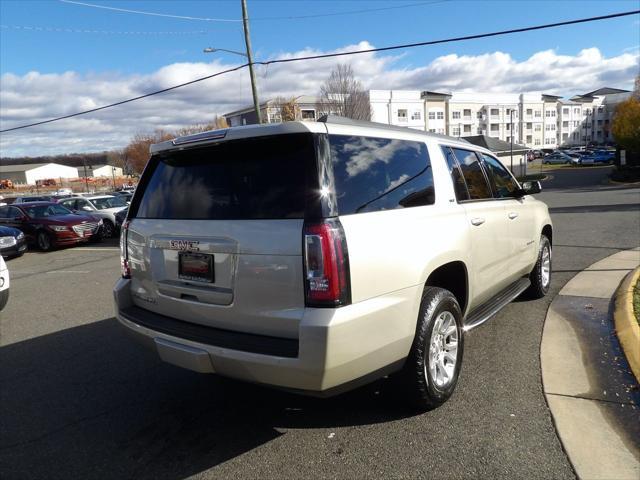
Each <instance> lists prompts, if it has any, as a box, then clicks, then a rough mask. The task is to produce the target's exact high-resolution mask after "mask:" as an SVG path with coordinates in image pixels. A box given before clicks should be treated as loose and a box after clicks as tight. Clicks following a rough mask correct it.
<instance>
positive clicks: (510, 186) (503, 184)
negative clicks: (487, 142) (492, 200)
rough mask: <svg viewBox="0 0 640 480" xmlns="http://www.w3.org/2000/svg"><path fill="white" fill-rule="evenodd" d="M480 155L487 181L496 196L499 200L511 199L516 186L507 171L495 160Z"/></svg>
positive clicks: (516, 188)
mask: <svg viewBox="0 0 640 480" xmlns="http://www.w3.org/2000/svg"><path fill="white" fill-rule="evenodd" d="M480 155H481V156H482V159H483V160H484V164H485V166H486V168H487V173H488V176H489V180H490V181H491V182H492V184H493V189H494V190H495V192H496V196H498V197H500V198H507V197H513V195H514V193H515V192H516V190H518V184H517V183H516V181H515V180H514V179H513V177H512V176H511V174H510V173H509V171H508V170H507V169H506V168H505V167H504V166H503V165H502V164H501V163H500V162H499V161H498V160H497V159H495V158H493V157H490V156H489V155H484V154H480Z"/></svg>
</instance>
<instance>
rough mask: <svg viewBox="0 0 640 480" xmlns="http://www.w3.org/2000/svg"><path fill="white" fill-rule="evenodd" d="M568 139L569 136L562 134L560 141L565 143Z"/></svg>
mask: <svg viewBox="0 0 640 480" xmlns="http://www.w3.org/2000/svg"><path fill="white" fill-rule="evenodd" d="M568 138H569V134H568V133H563V134H562V141H563V142H564V141H566V140H567V139H568Z"/></svg>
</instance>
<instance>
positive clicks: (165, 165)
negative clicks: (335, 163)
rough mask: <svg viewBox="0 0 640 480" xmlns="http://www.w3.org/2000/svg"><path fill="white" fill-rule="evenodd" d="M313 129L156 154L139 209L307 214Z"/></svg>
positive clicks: (163, 214)
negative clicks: (307, 131) (302, 132)
mask: <svg viewBox="0 0 640 480" xmlns="http://www.w3.org/2000/svg"><path fill="white" fill-rule="evenodd" d="M314 164H315V150H314V144H313V137H312V135H311V134H294V135H275V136H269V137H257V138H251V139H245V140H237V141H229V142H222V143H218V144H213V145H208V146H206V147H202V148H194V149H191V150H184V151H173V152H168V153H167V154H166V155H161V156H156V157H154V158H152V160H151V164H150V167H151V172H152V173H151V177H150V178H147V179H145V182H146V187H144V186H143V188H144V192H143V196H142V199H141V200H140V205H139V207H138V211H137V214H136V215H135V216H137V217H140V218H163V219H193V220H196V219H201V220H203V219H212V220H213V219H221V220H228V219H239V220H242V219H258V218H304V212H305V191H306V175H307V171H308V170H309V169H310V166H312V165H314Z"/></svg>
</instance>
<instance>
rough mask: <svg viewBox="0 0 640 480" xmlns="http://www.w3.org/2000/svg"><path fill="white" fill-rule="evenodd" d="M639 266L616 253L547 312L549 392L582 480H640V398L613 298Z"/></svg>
mask: <svg viewBox="0 0 640 480" xmlns="http://www.w3.org/2000/svg"><path fill="white" fill-rule="evenodd" d="M638 265H640V249H634V250H626V251H622V252H618V253H616V254H614V255H611V256H610V257H607V258H605V259H603V260H600V261H599V262H597V263H594V264H593V265H591V266H590V267H589V268H587V269H586V270H584V271H582V272H580V273H579V274H577V275H576V276H575V277H573V278H572V279H571V280H570V281H569V282H568V283H567V284H566V285H565V286H564V288H563V289H562V290H561V291H560V293H559V294H558V296H557V297H556V298H555V299H554V300H553V302H552V303H551V305H550V306H549V310H548V312H547V318H546V320H545V325H544V330H543V333H542V342H541V347H540V363H541V369H542V383H543V390H544V394H545V397H546V400H547V403H548V405H549V409H550V410H551V413H552V415H553V419H554V421H555V425H556V429H557V431H558V435H559V437H560V440H561V441H562V444H563V446H564V449H565V451H566V453H567V456H568V457H569V460H570V461H571V463H572V465H573V467H574V469H575V471H576V473H577V475H578V477H579V478H581V479H583V480H584V479H620V480H622V479H630V480H638V479H639V478H640V390H638V384H637V382H636V380H635V378H634V376H633V374H632V373H630V370H629V366H628V364H627V361H626V359H625V356H624V353H623V352H622V350H621V348H620V344H619V342H618V339H617V337H616V335H615V332H614V326H613V317H612V312H613V306H614V305H613V298H612V297H613V295H614V293H615V291H616V289H617V288H618V285H619V284H620V282H621V281H622V279H623V278H624V277H625V276H626V275H627V274H628V273H629V272H630V271H631V270H633V269H634V268H636V267H637V266H638Z"/></svg>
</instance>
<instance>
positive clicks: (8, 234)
mask: <svg viewBox="0 0 640 480" xmlns="http://www.w3.org/2000/svg"><path fill="white" fill-rule="evenodd" d="M26 250H27V241H26V239H25V237H24V233H22V232H21V231H20V230H18V229H17V228H13V227H3V226H2V225H0V255H2V256H3V257H4V258H10V257H19V256H20V255H22V254H23V253H24V252H25V251H26Z"/></svg>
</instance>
